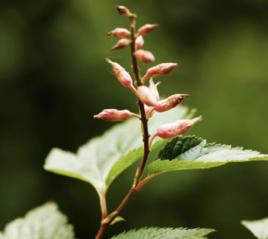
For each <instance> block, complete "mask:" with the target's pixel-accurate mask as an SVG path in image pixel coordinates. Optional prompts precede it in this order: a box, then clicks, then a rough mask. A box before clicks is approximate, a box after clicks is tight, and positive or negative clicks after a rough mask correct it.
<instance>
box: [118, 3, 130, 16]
mask: <svg viewBox="0 0 268 239" xmlns="http://www.w3.org/2000/svg"><path fill="white" fill-rule="evenodd" d="M116 10H117V11H118V13H119V14H120V15H123V16H126V17H131V16H132V15H133V14H132V13H131V11H130V10H129V9H128V8H127V7H125V6H117V7H116Z"/></svg>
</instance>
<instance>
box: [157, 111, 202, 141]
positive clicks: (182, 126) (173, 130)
mask: <svg viewBox="0 0 268 239" xmlns="http://www.w3.org/2000/svg"><path fill="white" fill-rule="evenodd" d="M201 120H202V117H201V116H199V117H196V118H193V119H184V120H179V121H176V122H174V123H169V124H164V125H162V126H160V127H159V128H158V129H157V131H156V133H155V135H154V136H153V137H156V136H158V137H160V138H173V137H176V136H179V135H182V134H184V133H186V132H187V131H188V130H189V129H191V128H192V127H193V126H194V125H195V124H196V123H197V122H199V121H201Z"/></svg>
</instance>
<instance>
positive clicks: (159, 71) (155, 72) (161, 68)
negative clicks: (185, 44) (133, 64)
mask: <svg viewBox="0 0 268 239" xmlns="http://www.w3.org/2000/svg"><path fill="white" fill-rule="evenodd" d="M176 66H178V64H177V63H162V64H159V65H157V66H154V67H151V68H149V69H148V70H147V72H146V73H145V75H144V76H143V79H149V78H151V77H156V76H162V75H165V74H167V73H169V72H170V71H172V70H173V69H174V68H175V67H176Z"/></svg>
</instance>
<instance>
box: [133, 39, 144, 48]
mask: <svg viewBox="0 0 268 239" xmlns="http://www.w3.org/2000/svg"><path fill="white" fill-rule="evenodd" d="M143 45H144V39H143V37H142V36H138V37H137V38H136V41H135V48H136V50H137V49H140V48H142V47H143Z"/></svg>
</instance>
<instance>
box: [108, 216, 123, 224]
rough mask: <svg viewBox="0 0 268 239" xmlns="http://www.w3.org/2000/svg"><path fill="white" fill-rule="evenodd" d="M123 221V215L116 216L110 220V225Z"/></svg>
mask: <svg viewBox="0 0 268 239" xmlns="http://www.w3.org/2000/svg"><path fill="white" fill-rule="evenodd" d="M125 221H126V219H125V218H123V217H121V216H117V217H116V218H115V219H114V220H113V221H112V222H111V224H110V225H114V224H116V223H119V222H125Z"/></svg>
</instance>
